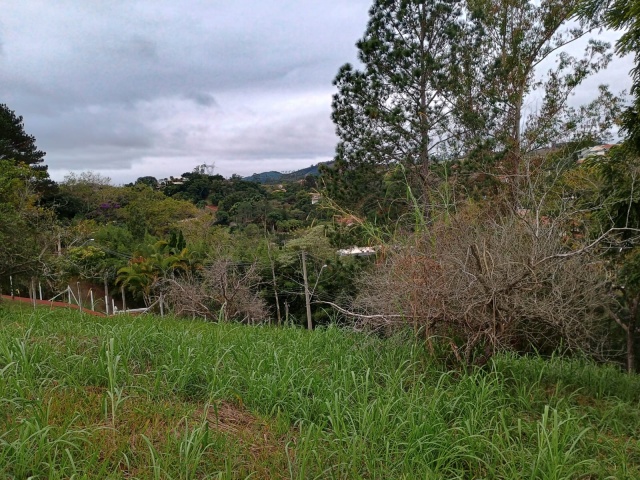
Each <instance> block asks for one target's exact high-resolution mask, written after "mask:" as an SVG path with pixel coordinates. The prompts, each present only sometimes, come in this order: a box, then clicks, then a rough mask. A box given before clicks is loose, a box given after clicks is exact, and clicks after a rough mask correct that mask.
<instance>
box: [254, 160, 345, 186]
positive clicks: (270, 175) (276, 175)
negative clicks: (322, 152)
mask: <svg viewBox="0 0 640 480" xmlns="http://www.w3.org/2000/svg"><path fill="white" fill-rule="evenodd" d="M320 165H328V166H331V165H333V162H320V163H318V164H316V165H311V166H310V167H306V168H302V169H300V170H296V171H294V172H285V173H283V172H276V171H274V170H272V171H269V172H262V173H254V174H253V175H250V176H248V177H244V178H243V180H247V181H250V182H258V183H265V184H270V183H281V182H295V181H297V180H302V179H304V177H306V176H307V175H315V176H318V175H320V171H319V168H320Z"/></svg>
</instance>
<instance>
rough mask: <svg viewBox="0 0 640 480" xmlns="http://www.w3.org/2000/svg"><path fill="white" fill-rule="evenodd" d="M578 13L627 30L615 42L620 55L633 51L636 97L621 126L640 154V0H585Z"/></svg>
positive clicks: (587, 20) (589, 20)
mask: <svg viewBox="0 0 640 480" xmlns="http://www.w3.org/2000/svg"><path fill="white" fill-rule="evenodd" d="M577 16H578V17H579V18H580V19H581V20H582V21H583V22H585V23H587V24H590V25H598V26H601V25H603V24H604V25H605V26H607V27H608V28H611V29H614V30H620V31H622V32H624V33H622V35H621V36H620V38H619V39H618V41H617V42H616V52H617V53H618V54H620V55H628V54H633V55H634V61H635V67H634V68H633V69H632V70H631V75H632V78H633V86H632V87H631V93H632V94H634V101H633V104H632V105H631V106H629V107H628V108H627V109H626V110H625V112H624V114H623V117H622V129H623V131H624V132H625V133H626V134H627V137H626V140H625V143H626V144H627V146H628V147H629V148H631V149H632V150H633V151H634V152H635V153H636V154H640V121H639V118H638V116H639V112H640V69H639V68H638V65H639V64H640V1H638V0H582V1H581V2H579V4H578V8H577Z"/></svg>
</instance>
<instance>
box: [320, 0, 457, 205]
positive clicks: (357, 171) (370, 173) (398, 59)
mask: <svg viewBox="0 0 640 480" xmlns="http://www.w3.org/2000/svg"><path fill="white" fill-rule="evenodd" d="M461 13H462V9H461V2H459V1H458V0H432V1H425V0H376V1H375V3H374V5H373V6H372V7H371V10H370V12H369V14H370V20H369V23H368V26H367V29H366V32H365V34H364V37H363V38H362V39H361V40H360V41H359V42H358V43H357V48H358V50H359V54H358V57H359V59H360V61H361V62H362V65H363V68H362V70H358V69H356V68H354V67H353V66H351V65H349V64H347V65H344V66H343V67H342V68H341V69H340V71H339V72H338V75H337V77H336V79H335V80H334V85H336V87H337V88H338V93H337V94H336V95H335V96H334V98H333V115H332V118H333V121H334V122H335V124H336V131H337V134H338V137H339V139H340V141H339V144H338V147H337V151H336V157H335V163H334V165H333V167H332V168H330V169H325V170H324V176H325V181H326V185H327V189H328V193H329V195H330V196H331V197H333V198H334V199H335V200H336V201H337V202H338V203H340V204H341V205H343V206H346V207H348V208H350V209H354V210H356V211H358V210H359V211H360V212H362V211H363V210H365V211H368V212H371V208H372V207H373V206H374V205H373V203H374V199H375V198H382V197H384V191H383V190H384V178H383V174H382V172H381V169H380V167H381V166H388V165H393V164H400V165H403V166H404V167H405V170H406V171H407V172H408V173H409V174H410V175H414V177H413V178H417V179H418V180H419V181H420V182H421V183H422V184H423V185H424V184H426V183H427V182H428V177H429V171H430V166H431V164H432V163H433V162H434V161H435V160H437V159H438V158H441V157H442V156H444V155H445V152H446V151H447V148H448V146H449V142H450V141H451V140H452V139H453V138H455V136H456V132H455V128H454V127H455V125H456V124H455V122H453V121H452V120H453V118H452V117H453V111H454V109H453V107H452V99H453V98H454V97H455V95H456V91H457V89H458V88H459V84H458V82H457V81H456V77H457V75H456V69H457V62H456V58H457V56H458V54H459V46H460V45H461V42H462V38H463V24H462V22H461Z"/></svg>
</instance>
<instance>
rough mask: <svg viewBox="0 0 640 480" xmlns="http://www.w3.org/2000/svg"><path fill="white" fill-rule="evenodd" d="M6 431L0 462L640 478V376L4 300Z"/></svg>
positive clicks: (35, 472) (187, 472) (99, 472)
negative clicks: (457, 364) (466, 364)
mask: <svg viewBox="0 0 640 480" xmlns="http://www.w3.org/2000/svg"><path fill="white" fill-rule="evenodd" d="M0 432H1V433H0V478H16V479H27V478H46V479H67V478H75V479H82V478H92V479H93V478H153V479H160V478H175V479H190V478H220V479H227V478H229V479H230V478H253V479H260V478H263V479H270V478H301V479H302V478H304V479H307V478H310V479H313V478H322V479H324V478H337V479H338V478H339V479H352V478H353V479H359V478H372V479H373V478H375V479H401V478H406V479H412V478H421V479H431V478H443V479H450V478H460V479H471V478H487V479H494V478H526V479H562V478H585V479H586V478H592V479H601V478H640V378H638V377H637V376H628V375H625V374H623V373H621V372H619V371H618V370H617V369H615V368H613V367H602V366H596V365H594V364H592V363H589V362H588V361H586V360H566V359H560V358H552V359H550V360H544V359H540V358H517V357H510V356H502V357H499V358H497V359H496V360H495V361H494V362H493V364H492V365H491V366H490V367H489V368H488V369H486V370H483V371H476V372H472V373H468V374H462V373H458V372H449V371H444V370H443V369H442V368H441V367H439V366H438V365H436V364H434V363H433V362H431V361H430V360H429V357H428V356H427V354H426V353H425V352H424V350H423V349H422V348H421V347H419V346H416V345H414V344H412V343H411V342H410V341H408V340H407V339H406V338H405V339H403V338H392V339H386V340H383V339H379V338H376V337H373V336H366V335H363V334H356V333H350V332H346V331H343V330H340V329H338V328H328V329H324V330H318V331H314V332H311V333H309V332H307V331H304V330H300V329H294V328H280V329H279V328H270V327H246V326H240V325H234V324H207V323H201V322H195V321H177V320H172V319H164V320H163V319H159V318H154V317H137V318H134V317H125V316H118V317H115V318H96V317H88V316H83V315H82V314H80V313H78V312H69V311H50V310H48V309H41V310H37V311H35V312H34V311H33V310H29V308H27V307H17V306H13V305H8V304H7V303H6V302H5V303H4V304H1V305H0Z"/></svg>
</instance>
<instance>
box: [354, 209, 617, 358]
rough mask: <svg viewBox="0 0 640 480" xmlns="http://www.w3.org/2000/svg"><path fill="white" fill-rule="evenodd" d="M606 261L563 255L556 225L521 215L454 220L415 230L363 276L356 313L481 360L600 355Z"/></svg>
mask: <svg viewBox="0 0 640 480" xmlns="http://www.w3.org/2000/svg"><path fill="white" fill-rule="evenodd" d="M609 301H610V298H609V296H608V294H607V288H606V275H605V272H604V265H603V264H602V262H601V261H599V260H598V259H597V258H596V257H595V255H592V254H591V252H590V251H589V250H588V249H586V248H585V249H582V250H572V251H570V250H569V249H568V248H567V246H566V235H563V230H562V229H561V228H560V227H558V226H556V225H554V224H546V225H545V224H544V222H542V224H541V223H540V222H538V223H537V224H535V226H534V225H533V224H532V223H530V222H527V221H526V219H523V218H522V217H521V216H519V215H518V214H516V213H514V214H512V215H507V216H505V217H502V218H501V219H500V220H498V221H496V220H490V219H486V218H484V219H480V217H479V216H478V217H475V218H474V219H470V218H458V219H454V220H453V221H452V222H450V223H448V224H441V225H438V226H436V227H434V228H433V229H432V230H431V231H430V232H429V233H428V234H426V233H425V234H422V235H418V236H417V238H416V240H415V242H414V243H413V244H412V245H410V246H405V247H403V248H399V249H398V250H397V251H396V252H395V253H393V254H391V255H389V256H388V257H387V259H386V260H385V262H384V263H383V264H381V265H379V266H378V267H377V269H376V270H375V271H374V272H372V273H370V274H368V275H367V276H366V277H365V278H363V279H362V283H361V288H360V294H359V296H358V297H357V298H356V300H355V302H354V305H353V309H354V310H355V311H357V312H358V313H359V318H360V321H361V322H363V323H364V324H366V325H368V326H374V327H378V328H380V327H383V328H385V329H387V330H388V329H394V328H396V327H405V326H407V325H411V326H413V328H414V329H415V331H416V333H420V334H422V335H424V336H425V338H426V339H427V342H428V345H429V346H430V347H431V348H434V339H436V338H439V339H441V340H442V339H443V340H444V342H439V344H443V343H444V344H445V345H447V346H448V347H450V352H451V353H452V354H453V355H454V356H455V358H456V359H457V360H458V361H459V362H461V363H465V364H483V363H485V362H486V361H487V360H488V359H489V358H490V357H491V356H492V355H493V354H495V353H496V352H498V351H504V350H515V351H530V350H532V349H537V350H539V351H550V350H553V349H556V348H558V347H560V346H563V347H565V348H569V349H580V350H584V351H588V352H590V353H594V354H601V353H602V351H603V346H604V336H603V332H602V325H603V321H602V318H603V316H604V310H605V307H606V306H607V304H608V302H609Z"/></svg>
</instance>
